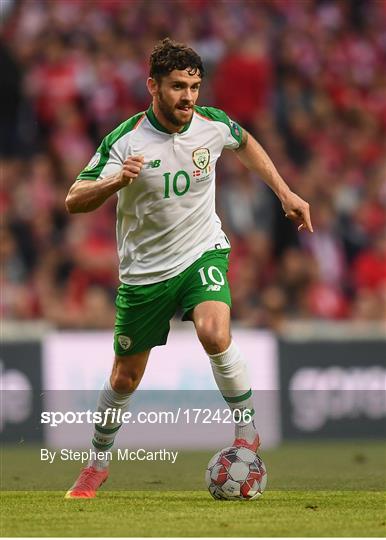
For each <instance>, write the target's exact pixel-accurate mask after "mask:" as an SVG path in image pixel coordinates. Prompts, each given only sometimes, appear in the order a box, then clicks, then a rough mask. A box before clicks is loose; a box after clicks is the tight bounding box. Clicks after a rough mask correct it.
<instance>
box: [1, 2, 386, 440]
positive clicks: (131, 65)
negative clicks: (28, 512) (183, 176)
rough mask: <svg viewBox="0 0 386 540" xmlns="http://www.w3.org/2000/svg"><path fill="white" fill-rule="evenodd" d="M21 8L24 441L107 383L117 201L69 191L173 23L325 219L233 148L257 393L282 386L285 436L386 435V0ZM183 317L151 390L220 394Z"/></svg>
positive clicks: (222, 104)
mask: <svg viewBox="0 0 386 540" xmlns="http://www.w3.org/2000/svg"><path fill="white" fill-rule="evenodd" d="M2 11H3V16H4V17H5V24H4V26H3V29H2V39H1V56H0V59H1V73H2V84H1V90H0V92H1V94H0V107H1V115H2V119H3V121H2V124H1V131H0V140H1V174H2V184H1V192H0V201H1V207H2V215H3V218H2V222H1V228H0V241H1V243H0V246H1V247H0V253H1V268H2V273H1V289H2V295H1V314H2V318H3V338H4V346H3V353H2V362H3V363H2V382H3V388H5V390H7V389H15V388H22V389H24V390H23V392H26V394H25V395H26V396H27V398H26V401H25V403H27V405H28V406H27V405H26V411H27V412H28V411H29V413H28V414H29V416H28V414H27V412H26V414H27V416H25V417H24V418H23V417H22V416H23V415H22V414H21V413H20V410H21V409H22V408H19V413H20V414H19V417H17V418H16V417H14V416H12V415H14V412H12V411H14V407H13V406H11V404H8V405H7V406H6V407H5V409H4V411H5V412H4V411H3V418H2V420H3V421H2V429H3V431H4V433H3V434H4V435H5V439H6V440H9V441H14V442H19V441H20V440H27V442H28V441H29V440H41V439H42V437H43V436H44V433H43V430H42V427H41V426H38V424H39V411H40V410H41V409H42V407H45V406H46V403H45V402H44V398H41V399H40V398H39V396H40V397H41V391H42V390H47V389H48V390H52V389H56V390H60V389H61V390H70V389H73V388H76V389H84V390H86V389H87V390H90V391H91V390H95V389H96V388H98V387H99V384H100V383H101V382H102V380H103V378H104V377H105V374H106V372H107V371H108V369H109V366H110V358H111V356H112V351H111V352H110V347H111V334H110V332H109V331H111V328H112V326H113V321H114V303H113V302H114V295H115V288H116V286H117V258H116V250H115V229H114V219H115V201H114V198H112V199H111V201H109V202H108V203H106V204H105V205H103V206H102V207H101V208H100V209H99V210H97V211H96V212H93V213H90V214H84V215H73V216H68V215H67V214H66V211H65V208H64V199H65V195H66V193H67V191H68V188H69V186H70V185H71V184H72V182H73V181H74V178H75V177H76V175H77V173H78V172H79V170H81V169H82V168H83V167H84V166H85V164H86V163H87V162H88V161H89V159H90V157H91V156H92V155H93V153H94V150H95V148H96V146H97V145H98V144H99V141H100V140H101V138H102V137H103V136H104V135H105V134H106V133H107V132H109V131H110V130H111V129H112V128H113V127H115V126H116V125H117V124H118V123H119V122H121V121H123V120H124V119H125V118H127V117H129V116H130V115H132V114H134V113H136V112H137V111H139V110H143V109H144V108H147V106H148V103H149V97H148V94H147V91H146V87H145V80H146V77H147V60H148V57H149V53H150V51H151V49H152V47H153V45H154V43H155V42H156V41H157V40H158V39H160V38H162V37H164V36H166V35H170V36H171V37H173V38H174V39H176V40H181V41H184V42H188V43H189V44H190V45H192V46H193V47H194V48H195V49H196V50H197V51H198V52H199V54H200V55H201V56H202V58H203V60H204V63H205V66H206V71H207V74H206V77H205V82H204V85H203V88H202V92H201V97H200V103H201V104H206V105H212V106H216V107H219V108H222V109H224V110H225V111H227V113H228V114H229V115H230V116H231V117H232V118H234V119H235V120H237V121H239V122H240V123H241V125H243V126H245V127H246V128H247V129H248V130H249V131H251V132H252V133H253V134H254V135H255V136H256V138H257V139H258V140H259V141H260V142H261V143H262V144H263V146H264V147H265V148H266V150H267V152H268V153H269V155H270V156H271V158H272V159H273V161H274V163H275V164H276V165H277V167H278V169H279V171H280V172H281V174H282V176H283V177H284V178H285V180H286V181H287V182H288V183H289V185H290V186H291V187H292V188H293V189H294V190H295V191H296V192H297V193H299V194H300V195H301V196H302V197H304V198H305V199H306V200H308V201H309V202H310V204H311V209H312V218H313V224H314V229H315V232H314V234H313V235H308V234H302V235H301V234H298V233H297V231H296V228H295V227H294V226H293V225H292V224H290V223H289V222H288V221H287V220H285V218H284V217H283V213H282V210H281V207H280V204H279V202H278V201H277V199H276V198H275V197H274V196H273V194H272V193H271V192H270V190H269V189H268V188H266V187H265V185H264V184H263V183H262V182H261V181H260V180H259V179H258V178H257V177H256V176H255V175H254V174H252V173H250V172H248V171H247V170H246V169H244V168H243V166H242V165H241V164H240V163H239V162H238V161H237V159H235V157H234V156H233V155H232V153H227V152H225V153H224V154H223V157H222V159H221V161H220V162H219V166H218V171H217V177H218V183H217V185H218V209H219V213H220V215H221V218H222V220H223V223H224V228H225V230H226V232H227V234H228V235H229V237H230V239H231V242H232V246H233V249H232V255H231V265H230V272H229V280H230V283H231V288H232V296H233V310H232V317H233V323H234V327H235V333H236V334H238V335H240V346H241V348H242V349H243V351H244V352H245V353H246V357H247V360H248V362H249V367H250V369H251V371H252V378H253V385H254V388H255V389H258V390H262V391H268V392H273V393H274V394H275V396H276V397H275V398H274V400H273V401H272V402H270V403H271V406H270V407H271V408H269V407H268V408H267V407H265V408H264V406H263V407H262V408H261V414H262V416H263V419H264V417H265V418H266V420H267V423H268V425H267V426H264V427H263V431H264V430H266V432H264V435H265V441H266V445H267V447H268V446H271V445H275V444H278V443H279V441H280V440H281V438H282V437H283V438H284V439H286V438H297V437H311V438H315V436H317V435H319V436H324V437H335V438H336V437H338V438H339V437H359V436H364V437H379V436H383V435H384V426H383V421H384V417H385V414H386V413H385V403H384V394H383V391H384V389H385V357H386V355H385V352H386V345H385V340H384V335H385V324H386V161H385V156H386V136H385V135H386V133H385V132H386V92H385V83H386V72H385V69H384V66H385V63H386V41H385V32H384V30H385V23H386V9H385V3H384V2H372V1H370V2H367V1H352V2H350V1H348V0H347V1H304V2H295V1H293V2H287V1H284V0H283V1H282V0H272V1H268V0H267V1H263V0H261V1H259V2H251V1H241V0H240V1H237V2H211V1H206V0H195V1H177V0H176V1H170V2H153V1H127V2H124V1H119V0H93V2H83V1H81V0H71V1H69V0H50V1H37V0H28V1H23V0H21V1H18V2H14V1H11V0H9V1H6V2H4V1H3V2H2ZM183 328H184V330H183V329H181V327H180V326H179V325H178V324H177V322H176V323H175V324H174V325H173V330H172V332H173V335H174V336H175V337H174V338H173V337H172V338H171V339H172V342H171V345H170V347H169V349H164V350H163V352H162V351H161V349H157V351H156V352H154V355H153V356H154V361H153V362H151V366H150V367H149V370H150V374H149V376H148V379H145V381H144V383H145V384H144V385H143V388H145V389H146V388H148V389H154V388H156V387H157V386H156V385H157V384H158V386H159V387H160V388H164V389H167V388H169V389H170V388H171V389H175V390H181V389H193V388H196V389H210V388H213V381H212V379H211V375H210V372H209V368H208V365H207V363H205V362H206V360H205V355H203V354H202V353H199V352H198V351H197V352H196V350H195V349H194V344H193V343H194V336H193V331H192V329H190V337H186V334H185V332H186V328H185V326H184V327H183ZM74 330H76V332H77V333H76V334H74V333H73V331H74ZM86 331H87V332H88V333H86ZM189 339H190V340H191V342H190V341H187V340H189ZM173 340H174V341H173ZM176 343H180V345H179V346H177V345H176ZM181 343H183V344H184V347H185V348H184V353H183V355H184V357H183V358H181V352H180V351H181ZM74 344H76V348H75V349H74V347H73V348H71V346H73V345H74ZM68 347H70V349H68ZM81 350H82V351H84V352H82V354H81V355H79V352H80V351H81ZM165 351H166V352H165ZM102 353H103V354H102ZM200 354H201V358H200V360H198V359H199V355H200ZM157 355H158V359H161V360H159V361H158V363H157ZM90 362H92V368H91V367H90ZM160 366H162V368H161V367H160ZM310 370H311V371H310ZM312 370H313V371H312ZM162 373H163V374H165V377H164V379H165V381H164V382H162V381H163V379H162V377H161V376H160V374H162ZM171 373H174V374H175V376H174V378H173V377H172V376H171V375H170V374H171ZM310 374H311V375H312V377H311V375H310ZM20 377H21V378H20ZM23 377H24V378H23ZM23 385H24V386H23ZM303 391H311V395H312V400H313V401H312V402H313V403H314V404H315V403H316V406H319V408H320V410H321V411H322V412H323V414H324V415H325V416H324V423H323V422H322V423H321V424H320V425H319V426H316V427H315V426H314V428H312V429H310V426H309V425H308V427H306V428H304V426H303V428H304V429H303V428H299V425H298V424H296V421H295V420H294V418H295V417H296V412H299V407H300V408H301V407H303V408H307V407H309V405H310V403H311V401H310V400H309V399H308V401H307V395H306V394H303V393H302V392H303ZM317 392H320V394H319V395H321V394H323V393H324V396H325V397H324V398H323V399H322V401H321V402H320V401H319V400H316V399H315V396H316V395H317ZM339 392H340V394H339ZM345 392H346V393H345ZM347 395H351V397H350V398H349V399H347ZM295 396H298V397H295ZM299 396H300V398H299ZM301 396H303V397H301ZM334 396H335V397H336V399H335V401H334V400H332V398H333V397H334ZM299 399H300V401H299ZM318 403H319V405H317V404H318ZM334 407H335V408H334ZM267 409H269V411H268V412H267ZM270 414H273V417H272V416H270ZM291 415H292V416H291ZM16 416H17V415H16ZM31 418H34V420H32V421H31ZM263 419H262V421H263ZM310 421H311V423H312V421H314V422H317V420H315V419H314V420H312V419H311V420H310V419H309V418H308V419H305V422H306V423H307V422H310ZM16 427H17V429H16ZM45 438H47V436H45ZM86 439H87V438H86ZM63 440H64V439H63ZM57 444H59V443H57ZM78 444H79V445H82V444H86V445H87V442H84V443H83V442H81V439H79V440H78ZM189 444H190V443H189Z"/></svg>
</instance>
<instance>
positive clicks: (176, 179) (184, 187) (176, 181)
mask: <svg viewBox="0 0 386 540" xmlns="http://www.w3.org/2000/svg"><path fill="white" fill-rule="evenodd" d="M170 175H171V173H170V172H166V173H165V174H164V175H163V178H164V181H165V185H164V199H170V187H171V188H172V190H173V192H174V194H175V195H177V197H181V195H185V193H186V192H187V191H189V188H190V177H189V175H188V173H187V172H186V171H182V170H181V171H177V172H176V174H175V175H174V176H173V179H172V181H171V182H170ZM170 184H171V186H170Z"/></svg>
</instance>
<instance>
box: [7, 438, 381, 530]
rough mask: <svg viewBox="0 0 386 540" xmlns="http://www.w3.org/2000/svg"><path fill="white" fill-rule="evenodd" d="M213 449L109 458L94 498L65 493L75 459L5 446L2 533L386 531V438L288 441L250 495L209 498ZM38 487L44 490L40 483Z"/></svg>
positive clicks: (270, 455)
mask: <svg viewBox="0 0 386 540" xmlns="http://www.w3.org/2000/svg"><path fill="white" fill-rule="evenodd" d="M213 453H214V452H213V451H207V452H184V453H181V454H180V456H179V458H178V459H177V461H176V463H175V464H174V465H166V464H160V463H151V462H147V463H146V462H142V463H138V462H135V463H128V462H115V463H113V464H112V467H111V475H110V478H109V480H108V482H107V483H106V484H105V486H106V487H104V488H102V489H101V491H100V493H99V494H98V497H97V498H96V499H94V500H86V501H75V500H74V501H71V500H64V499H63V496H64V492H65V491H66V489H67V488H68V487H69V485H71V483H72V482H73V480H74V478H75V476H76V475H77V472H78V470H79V464H76V463H68V462H66V463H63V462H58V463H55V464H53V465H48V464H46V463H41V462H40V456H39V449H38V448H33V447H29V448H23V447H22V446H18V447H12V448H7V447H5V448H3V449H2V455H1V488H2V491H1V535H2V536H11V537H12V536H35V537H36V536H43V537H44V536H46V537H47V536H59V537H60V536H70V537H71V536H81V537H82V536H84V537H87V536H123V537H125V536H127V537H130V536H143V537H152V536H161V537H167V536H171V537H176V536H177V537H178V536H181V537H189V536H198V537H200V536H201V537H203V536H209V537H215V536H220V537H227V536H229V537H232V536H233V537H234V536H238V537H240V536H241V537H243V536H244V537H248V536H249V537H259V536H279V537H280V536H335V537H336V536H372V537H384V536H385V533H386V525H385V521H386V517H385V483H386V482H385V480H386V478H385V471H386V468H385V460H386V458H385V445H384V444H383V443H381V442H363V441H361V442H354V441H350V442H344V443H343V442H323V443H322V442H320V443H317V442H313V443H286V444H285V445H283V446H281V447H280V448H278V449H275V450H270V451H265V452H262V454H261V455H262V457H263V459H264V461H265V463H266V465H267V469H268V486H267V490H266V492H265V494H264V495H263V497H261V498H260V499H258V500H256V501H249V502H230V501H214V500H213V499H211V497H210V496H209V493H208V492H207V491H206V489H205V486H204V482H203V476H204V470H205V466H206V463H207V462H208V460H209V458H210V457H211V456H212V454H213ZM43 487H44V488H46V490H45V491H42V488H43Z"/></svg>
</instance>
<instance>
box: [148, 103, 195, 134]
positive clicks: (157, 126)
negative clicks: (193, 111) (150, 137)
mask: <svg viewBox="0 0 386 540" xmlns="http://www.w3.org/2000/svg"><path fill="white" fill-rule="evenodd" d="M146 116H147V119H148V120H149V122H150V123H151V125H152V126H153V127H155V129H158V131H162V133H167V134H168V135H173V134H174V133H185V131H186V130H187V129H189V126H190V124H191V123H192V119H193V115H192V118H191V119H190V122H188V123H187V124H185V125H184V127H183V128H182V129H181V131H177V132H175V131H169V130H168V129H166V127H164V126H163V125H162V124H161V123H160V122H159V121H158V119H157V117H156V115H155V114H154V111H153V105H150V107H149V108H148V110H147V111H146Z"/></svg>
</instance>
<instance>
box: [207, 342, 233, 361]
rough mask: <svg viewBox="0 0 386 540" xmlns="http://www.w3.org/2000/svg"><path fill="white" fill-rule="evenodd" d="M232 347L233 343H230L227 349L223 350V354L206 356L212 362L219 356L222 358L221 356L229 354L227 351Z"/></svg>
mask: <svg viewBox="0 0 386 540" xmlns="http://www.w3.org/2000/svg"><path fill="white" fill-rule="evenodd" d="M233 346H234V342H233V341H231V343H230V345H229V347H228V348H227V349H225V351H223V352H219V353H216V354H208V356H209V358H211V359H212V360H214V359H216V358H218V357H219V356H222V355H223V354H227V353H229V351H230V350H231V348H232V347H233Z"/></svg>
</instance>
